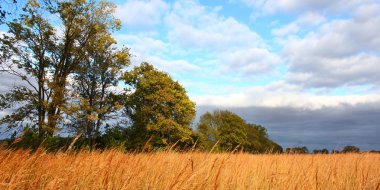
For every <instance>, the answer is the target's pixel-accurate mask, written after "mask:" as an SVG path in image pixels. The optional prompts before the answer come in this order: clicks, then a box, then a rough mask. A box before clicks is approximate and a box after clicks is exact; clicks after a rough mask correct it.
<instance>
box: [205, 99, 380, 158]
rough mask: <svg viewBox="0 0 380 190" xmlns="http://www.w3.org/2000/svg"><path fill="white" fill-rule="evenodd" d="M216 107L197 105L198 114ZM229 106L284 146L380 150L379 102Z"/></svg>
mask: <svg viewBox="0 0 380 190" xmlns="http://www.w3.org/2000/svg"><path fill="white" fill-rule="evenodd" d="M214 109H217V107H209V106H202V107H198V116H200V115H201V114H203V113H205V112H206V111H212V110H214ZM222 109H225V108H222ZM227 109H228V110H231V111H233V112H235V113H237V114H239V115H240V116H241V117H243V118H244V119H245V120H246V121H248V122H250V123H256V124H261V125H263V126H265V127H266V128H267V129H268V133H269V136H270V138H271V139H273V140H274V141H276V142H278V143H279V144H280V145H282V146H283V147H290V146H307V147H308V148H309V149H310V150H313V149H316V148H328V149H330V150H331V149H339V148H342V147H343V146H345V145H356V146H359V147H360V148H361V149H363V150H371V149H379V150H380V140H379V137H380V118H379V115H380V102H378V103H376V104H359V105H356V106H350V105H340V106H337V107H325V108H321V109H318V110H310V109H301V108H292V107H280V108H268V107H247V108H237V107H235V108H233V107H231V108H227Z"/></svg>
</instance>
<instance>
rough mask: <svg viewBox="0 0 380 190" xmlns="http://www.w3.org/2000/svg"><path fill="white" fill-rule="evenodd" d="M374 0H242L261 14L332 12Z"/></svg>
mask: <svg viewBox="0 0 380 190" xmlns="http://www.w3.org/2000/svg"><path fill="white" fill-rule="evenodd" d="M372 1H375V0H335V1H331V0H242V2H243V3H245V4H246V5H248V6H251V7H253V8H254V9H255V11H256V10H259V11H260V12H261V14H274V13H277V12H288V13H290V12H292V13H294V12H308V11H324V12H327V13H334V12H338V11H342V10H350V9H352V8H354V7H356V6H357V5H360V4H362V3H364V2H372Z"/></svg>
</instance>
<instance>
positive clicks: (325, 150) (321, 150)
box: [313, 148, 329, 154]
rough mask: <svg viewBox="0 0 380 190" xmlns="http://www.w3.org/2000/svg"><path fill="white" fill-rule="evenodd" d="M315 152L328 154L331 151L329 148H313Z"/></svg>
mask: <svg viewBox="0 0 380 190" xmlns="http://www.w3.org/2000/svg"><path fill="white" fill-rule="evenodd" d="M313 153H314V154H328V153H329V150H327V149H325V148H324V149H315V150H313Z"/></svg>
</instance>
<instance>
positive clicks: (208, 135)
mask: <svg viewBox="0 0 380 190" xmlns="http://www.w3.org/2000/svg"><path fill="white" fill-rule="evenodd" d="M198 136H199V148H201V149H204V150H210V149H211V148H212V147H214V145H215V144H216V143H218V144H217V146H216V148H217V149H219V150H234V149H235V148H238V149H243V150H245V151H248V152H263V153H264V152H282V148H281V146H279V145H278V144H276V143H274V142H273V141H271V140H269V139H268V137H267V133H266V129H265V128H264V127H262V126H260V125H254V124H249V123H246V122H245V121H244V120H243V119H242V118H241V117H240V116H238V115H236V114H234V113H232V112H230V111H214V112H213V113H209V112H207V113H205V114H204V115H202V116H201V118H200V121H199V124H198Z"/></svg>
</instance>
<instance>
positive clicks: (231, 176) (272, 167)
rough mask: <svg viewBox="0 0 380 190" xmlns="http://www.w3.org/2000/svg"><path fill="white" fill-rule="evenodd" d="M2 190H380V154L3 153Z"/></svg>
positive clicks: (0, 158) (0, 159)
mask: <svg viewBox="0 0 380 190" xmlns="http://www.w3.org/2000/svg"><path fill="white" fill-rule="evenodd" d="M0 189H289V190H291V189H308V190H309V189H380V154H337V155H285V154H283V155H250V154H244V153H238V154H207V153H199V152H193V153H174V152H164V153H138V154H132V153H127V154H126V153H123V152H121V151H118V150H107V151H104V152H99V151H95V152H87V151H82V152H80V153H76V154H74V153H71V154H68V153H63V152H59V153H56V154H50V153H45V152H44V151H38V152H37V153H35V154H29V153H28V152H27V151H22V150H18V151H11V150H4V149H3V150H0Z"/></svg>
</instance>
